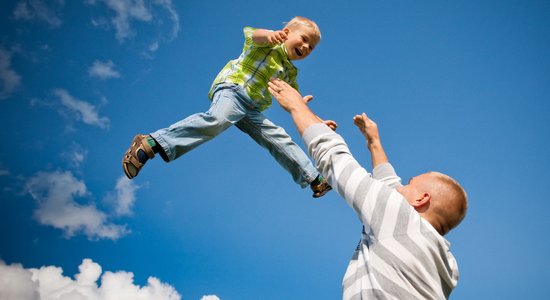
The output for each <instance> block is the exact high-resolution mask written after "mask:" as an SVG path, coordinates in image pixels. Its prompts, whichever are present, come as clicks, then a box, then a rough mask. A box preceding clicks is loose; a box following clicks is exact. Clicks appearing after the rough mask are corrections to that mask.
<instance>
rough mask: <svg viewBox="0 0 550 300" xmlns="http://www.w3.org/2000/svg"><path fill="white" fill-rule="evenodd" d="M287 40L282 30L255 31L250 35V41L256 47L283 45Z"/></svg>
mask: <svg viewBox="0 0 550 300" xmlns="http://www.w3.org/2000/svg"><path fill="white" fill-rule="evenodd" d="M287 38H288V36H287V34H286V32H285V31H283V30H277V31H271V30H267V29H256V30H254V32H253V33H252V41H253V42H254V43H255V44H258V45H276V44H280V43H284V41H286V39H287Z"/></svg>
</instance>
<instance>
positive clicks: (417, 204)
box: [412, 192, 432, 210]
mask: <svg viewBox="0 0 550 300" xmlns="http://www.w3.org/2000/svg"><path fill="white" fill-rule="evenodd" d="M431 200H432V196H431V195H430V193H427V192H426V193H423V194H422V195H420V196H419V197H417V198H416V199H414V202H413V203H412V206H413V207H414V208H415V209H417V210H418V209H421V208H423V207H426V208H428V206H429V205H430V201H431Z"/></svg>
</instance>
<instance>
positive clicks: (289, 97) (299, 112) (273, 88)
mask: <svg viewBox="0 0 550 300" xmlns="http://www.w3.org/2000/svg"><path fill="white" fill-rule="evenodd" d="M268 90H269V92H270V93H271V95H273V96H274V97H275V99H277V101H278V102H279V104H280V105H281V107H282V108H283V109H284V110H286V111H288V112H289V113H290V116H291V117H292V120H293V121H294V124H295V125H296V128H297V129H298V132H299V133H300V135H303V133H304V131H305V130H306V128H308V127H309V126H311V125H313V124H315V123H323V121H322V120H321V119H320V118H319V117H317V116H316V115H315V114H314V113H313V112H312V111H311V109H309V107H308V106H307V104H306V101H304V100H303V99H302V96H301V95H300V93H298V91H296V90H295V89H293V88H292V87H291V86H290V85H289V84H288V83H286V82H284V81H282V80H280V79H272V80H271V81H270V82H268Z"/></svg>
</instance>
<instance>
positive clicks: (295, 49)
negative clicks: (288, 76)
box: [283, 26, 319, 60]
mask: <svg viewBox="0 0 550 300" xmlns="http://www.w3.org/2000/svg"><path fill="white" fill-rule="evenodd" d="M283 30H284V31H285V32H286V34H287V39H286V41H285V48H286V53H287V54H288V59H290V60H300V59H304V58H306V57H307V56H308V55H309V54H310V53H311V51H313V49H314V48H315V46H316V45H317V43H318V42H319V38H318V37H317V36H316V35H315V32H314V31H313V29H312V28H309V27H306V26H300V27H296V28H292V29H290V28H288V27H285V28H284V29H283Z"/></svg>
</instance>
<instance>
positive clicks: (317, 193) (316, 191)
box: [311, 178, 332, 198]
mask: <svg viewBox="0 0 550 300" xmlns="http://www.w3.org/2000/svg"><path fill="white" fill-rule="evenodd" d="M311 190H312V191H313V195H312V196H313V198H319V197H322V196H324V195H325V194H326V193H328V191H330V190H332V187H331V186H330V185H329V184H328V182H327V180H326V179H325V178H323V180H322V181H321V183H319V184H317V185H312V186H311Z"/></svg>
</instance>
